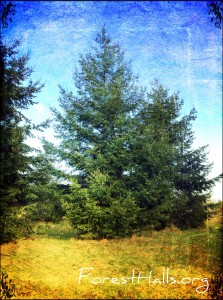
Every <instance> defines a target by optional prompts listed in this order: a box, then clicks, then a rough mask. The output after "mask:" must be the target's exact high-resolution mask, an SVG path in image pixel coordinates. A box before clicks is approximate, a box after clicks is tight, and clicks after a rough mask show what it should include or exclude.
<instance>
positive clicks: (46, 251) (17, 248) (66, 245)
mask: <svg viewBox="0 0 223 300" xmlns="http://www.w3.org/2000/svg"><path fill="white" fill-rule="evenodd" d="M220 245H221V234H220V230H219V218H218V219H217V221H215V222H212V223H211V226H210V227H209V228H208V230H207V228H202V229H196V230H186V231H179V230H176V229H175V228H169V229H165V230H163V231H159V232H155V231H152V232H149V231H148V232H143V233H141V234H137V235H135V236H133V237H131V238H126V239H117V240H116V239H114V240H106V239H105V240H100V241H93V240H77V239H75V230H74V229H72V227H71V226H69V225H68V224H67V223H66V222H62V223H60V224H45V223H38V224H36V227H35V233H34V234H33V236H32V237H31V238H29V239H23V240H18V241H17V242H16V243H7V244H4V245H2V269H3V271H6V272H7V273H8V275H9V277H10V278H12V279H13V282H14V283H15V284H16V288H17V298H19V299H25V298H26V299H27V298H28V299H36V298H38V299H41V298H42V299H58V298H61V299H62V298H66V299H69V298H70V299H75V298H78V299H80V298H82V299H89V298H91V299H93V298H94V299H96V298H97V299H98V298H106V299H118V298H119V299H120V298H127V299H131V298H133V299H140V298H141V299H142V298H143V299H145V298H147V299H148V298H154V299H167V298H171V299H192V298H193V299H194V298H196V299H206V298H207V293H197V291H196V288H198V287H199V286H201V285H205V283H204V282H203V283H202V282H201V279H204V278H206V277H207V278H210V277H211V275H212V274H215V273H216V272H218V268H219V263H220V258H221V253H220ZM82 268H92V269H84V270H83V275H88V274H91V275H89V276H83V277H82V278H80V272H81V271H80V269H82ZM167 268H168V269H167ZM133 270H134V274H135V276H136V278H135V279H134V280H133V282H131V280H130V279H129V280H127V282H126V283H123V282H124V280H126V278H129V277H131V276H132V273H133ZM167 270H168V272H169V278H170V277H171V276H172V277H174V278H175V279H177V281H179V283H172V284H171V283H170V281H171V279H169V282H168V283H166V282H165V284H163V283H162V278H163V272H164V271H165V274H164V276H167ZM151 271H152V273H151V274H152V277H150V279H151V280H150V284H149V282H148V278H147V279H140V280H139V282H138V277H137V276H138V274H139V272H141V276H145V277H149V274H150V272H151ZM122 277H124V279H121V278H122ZM186 277H190V279H193V278H200V281H199V280H195V281H194V282H193V284H192V282H190V283H188V284H183V283H182V282H181V279H182V278H186ZM95 278H96V279H95ZM103 278H110V279H105V280H104V283H102V282H101V281H103ZM112 278H117V279H112ZM165 278H166V277H165ZM79 279H80V283H78V280H79ZM154 279H157V281H156V282H155V283H153V280H154ZM158 279H159V280H160V282H158ZM185 280H189V279H184V281H183V282H184V283H185ZM99 282H101V283H99ZM117 282H119V283H117ZM172 282H173V281H172ZM95 283H98V284H95ZM206 285H207V284H206ZM204 290H205V287H203V291H204Z"/></svg>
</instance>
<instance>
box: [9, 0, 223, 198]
mask: <svg viewBox="0 0 223 300" xmlns="http://www.w3.org/2000/svg"><path fill="white" fill-rule="evenodd" d="M13 3H16V14H15V16H14V17H13V22H12V23H10V24H9V27H8V28H7V29H6V30H5V38H6V39H7V40H8V41H12V40H13V39H15V38H19V39H21V41H22V45H21V48H20V49H21V53H25V52H27V51H28V52H29V55H30V60H29V65H30V66H32V67H34V68H35V72H34V73H33V75H32V78H33V80H35V79H41V80H42V82H46V84H45V88H44V89H43V90H42V92H41V93H39V94H38V95H37V98H36V100H37V101H38V102H39V104H37V105H35V106H34V107H32V108H31V109H30V110H29V111H27V114H28V116H29V118H31V119H32V120H33V121H34V122H41V121H43V120H45V119H46V118H48V117H49V116H50V110H49V106H58V96H59V90H58V84H61V85H63V86H64V87H67V88H71V89H74V85H73V79H72V74H73V71H74V68H75V67H78V59H79V55H80V54H84V53H88V52H89V51H91V48H92V46H93V44H94V39H95V36H96V34H97V32H98V31H100V29H101V28H102V26H103V25H106V27H107V30H108V33H109V34H110V36H111V38H112V40H113V41H114V42H117V43H119V45H120V46H121V48H122V49H123V50H124V51H125V57H126V59H127V60H129V59H131V60H132V68H133V72H134V73H135V74H136V75H137V74H138V75H139V84H140V85H141V86H145V87H147V89H148V91H149V90H150V87H151V82H152V81H153V79H154V78H158V79H159V80H160V82H161V83H162V84H163V85H164V86H166V87H167V88H168V89H169V91H170V93H173V92H175V91H180V95H181V98H182V99H183V100H184V108H183V111H182V113H183V114H186V113H188V112H189V111H190V109H191V108H192V107H195V108H196V109H197V111H198V117H197V120H196V121H195V122H194V123H193V130H194V132H195V138H196V139H195V142H194V147H198V146H203V145H206V144H209V156H208V158H209V161H210V162H213V163H214V166H213V171H212V173H211V174H210V176H216V175H219V174H220V173H221V172H222V67H221V66H222V33H221V31H220V30H219V29H217V28H215V27H214V24H213V23H211V22H210V16H209V15H208V10H207V2H206V1H145V2H144V1H13ZM45 135H46V137H47V138H48V139H49V140H50V141H54V142H56V141H55V138H54V137H53V131H52V129H48V130H47V131H46V133H45ZM29 143H33V141H31V140H29ZM35 145H39V142H38V141H35ZM221 197H222V186H221V183H219V184H217V186H216V187H215V188H214V190H213V198H214V199H221Z"/></svg>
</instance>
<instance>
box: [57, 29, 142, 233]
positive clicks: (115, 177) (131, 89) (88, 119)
mask: <svg viewBox="0 0 223 300" xmlns="http://www.w3.org/2000/svg"><path fill="white" fill-rule="evenodd" d="M79 64H80V68H79V69H77V70H76V71H75V73H74V81H75V85H76V88H77V96H75V95H74V94H73V93H72V92H68V91H66V90H65V89H63V88H62V87H60V99H59V100H60V105H61V108H62V111H63V113H60V112H57V111H54V112H55V116H56V120H57V126H56V130H57V134H58V136H59V138H60V139H61V145H60V156H61V158H62V159H65V160H66V161H67V163H68V164H69V165H70V166H71V167H72V168H73V170H76V171H78V172H79V177H80V176H81V178H82V182H81V184H82V187H86V188H87V187H88V188H89V189H88V192H89V193H90V194H89V195H88V197H90V199H91V201H94V203H95V205H96V206H97V207H98V209H100V210H102V212H100V214H101V215H103V214H104V217H103V218H104V221H103V222H104V224H105V225H104V226H105V227H106V226H110V225H109V222H110V224H111V223H116V225H117V232H116V233H117V234H118V231H119V234H120V235H121V234H123V233H122V228H124V226H118V223H120V224H121V222H122V221H121V219H122V218H121V217H120V218H119V217H117V216H116V217H115V216H113V217H111V218H113V220H112V221H111V218H110V219H109V218H108V219H107V221H106V214H105V211H109V209H108V208H109V207H111V205H114V203H115V201H116V202H117V203H116V206H118V205H120V210H121V209H122V210H123V214H125V213H127V212H125V210H128V209H127V208H124V206H123V203H124V202H123V201H124V200H123V199H124V198H126V197H127V194H128V191H127V190H126V187H125V174H126V172H128V170H129V164H130V160H131V159H130V158H131V152H130V148H129V143H130V140H131V130H132V128H133V116H134V114H135V113H136V110H137V108H138V106H139V103H140V101H141V99H142V97H143V92H142V91H139V90H138V89H137V88H136V86H135V82H136V78H135V77H134V76H133V74H132V71H131V66H130V63H129V62H126V61H125V60H124V53H123V52H122V51H121V50H120V47H119V46H118V45H115V44H112V43H111V40H110V38H109V37H108V35H107V33H106V30H105V28H103V29H102V31H101V33H99V34H98V35H97V37H96V47H95V48H94V53H90V54H87V55H86V56H85V57H83V56H81V58H80V60H79ZM95 172H96V173H95ZM96 174H97V176H96ZM100 181H102V182H100ZM96 186H97V188H96ZM93 187H94V191H93ZM127 198H129V196H128V197H127ZM85 201H86V199H85ZM129 203H130V202H129ZM86 205H87V204H86V203H84V204H83V205H82V206H83V211H84V209H85V208H86ZM128 205H129V204H128ZM132 206H133V207H134V201H132ZM103 207H105V209H104V210H103ZM95 211H96V209H95ZM133 211H134V209H133ZM89 218H90V217H89ZM124 219H125V216H124V215H123V222H124ZM85 220H86V222H89V219H88V217H87V216H86V217H85ZM83 222H84V220H83V219H82V220H80V224H82V225H81V226H82V227H83ZM103 222H101V223H103ZM112 226H113V227H115V225H114V224H113V225H112ZM102 231H103V230H102ZM105 231H106V229H105V230H104V233H105ZM106 232H107V231H106ZM106 234H107V235H108V233H105V235H106ZM112 234H114V233H111V235H112ZM100 235H103V232H101V233H100Z"/></svg>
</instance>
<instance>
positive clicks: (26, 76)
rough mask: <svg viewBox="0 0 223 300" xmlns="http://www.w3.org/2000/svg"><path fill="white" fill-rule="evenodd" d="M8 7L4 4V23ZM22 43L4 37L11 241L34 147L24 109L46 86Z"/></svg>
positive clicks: (6, 220) (1, 90) (3, 128)
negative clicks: (22, 51) (36, 75)
mask: <svg viewBox="0 0 223 300" xmlns="http://www.w3.org/2000/svg"><path fill="white" fill-rule="evenodd" d="M7 7H8V5H7V6H6V7H5V8H6V10H7ZM10 7H11V6H10ZM10 7H8V8H10ZM6 10H4V7H3V10H2V12H1V13H2V17H1V19H2V22H3V19H4V18H5V17H4V15H3V14H4V13H5V12H6ZM8 13H10V11H9V12H8ZM6 16H7V14H6ZM4 20H5V19H4ZM3 24H4V22H3ZM1 35H2V32H1ZM19 45H20V42H19V41H15V42H14V43H13V44H12V45H8V44H6V43H5V42H4V41H3V36H1V41H0V56H1V57H0V61H1V86H0V94H1V120H0V136H1V150H0V168H1V169H0V193H1V204H0V205H1V207H0V208H1V209H0V211H1V215H0V217H1V241H7V240H10V239H11V238H12V237H14V236H15V235H16V234H15V232H13V230H14V229H16V225H15V223H16V218H15V217H14V216H15V215H16V213H15V212H16V207H17V206H19V204H20V202H21V198H20V196H21V190H22V187H23V186H24V174H26V172H27V171H28V170H29V165H30V162H31V158H30V156H29V153H30V151H31V148H30V147H29V146H27V144H26V143H25V139H26V138H27V136H28V135H30V134H31V129H32V125H31V123H30V121H29V120H28V119H27V118H26V117H25V116H24V115H23V113H22V110H23V109H27V108H28V107H29V106H30V105H32V104H34V103H35V102H34V100H33V98H34V97H35V94H36V93H38V92H39V91H40V90H41V88H42V87H43V85H42V84H40V82H39V81H37V82H33V81H32V80H31V79H30V76H31V74H32V71H33V70H32V68H29V67H28V66H27V63H28V56H27V55H19V50H18V47H19ZM12 219H13V220H12ZM12 225H13V226H14V229H13V230H12V229H10V226H12Z"/></svg>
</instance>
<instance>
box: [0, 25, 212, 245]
mask: <svg viewBox="0 0 223 300" xmlns="http://www.w3.org/2000/svg"><path fill="white" fill-rule="evenodd" d="M3 27H4V26H3ZM19 44H20V42H18V41H15V42H14V44H13V45H8V44H5V43H4V42H3V41H1V70H2V72H1V73H2V84H1V96H2V99H3V101H2V103H1V105H2V109H1V142H2V146H1V196H2V201H1V242H6V241H10V240H12V239H14V238H16V237H19V236H24V235H28V234H29V233H30V232H31V231H32V228H31V224H32V222H35V221H47V222H48V221H50V222H58V221H60V220H61V219H62V218H65V219H67V220H69V222H70V223H71V224H72V225H73V226H74V228H75V229H76V232H77V236H78V237H82V238H94V239H102V238H116V237H126V236H131V235H132V234H133V232H135V231H138V230H143V229H148V228H149V229H156V230H159V229H163V228H165V227H166V226H170V225H174V226H176V227H178V228H180V229H186V228H196V227H199V226H202V225H203V224H204V222H205V220H206V218H207V212H208V210H209V208H210V205H207V200H208V199H209V197H210V192H211V188H212V187H213V185H214V184H215V182H216V180H217V178H213V179H208V174H209V172H210V170H211V164H210V163H209V162H208V161H207V152H206V150H207V146H203V147H199V148H197V149H194V148H193V141H194V132H193V130H192V123H193V121H194V120H195V119H196V114H197V112H196V110H195V109H194V108H192V109H191V111H190V112H189V114H187V115H182V113H181V110H182V107H183V105H184V102H183V100H182V99H181V97H180V93H179V92H176V93H173V94H172V95H170V93H169V91H168V89H167V88H166V87H164V86H163V85H162V84H161V83H160V82H159V81H158V80H157V79H155V80H154V82H153V83H152V87H151V90H150V91H149V92H148V91H147V89H146V88H141V87H140V86H139V81H138V78H137V76H135V75H134V73H133V71H132V66H131V62H129V61H127V60H126V59H125V54H124V51H122V49H121V48H120V46H119V45H118V44H114V43H113V42H112V40H111V38H110V36H109V34H108V32H107V30H106V27H103V28H102V29H101V30H100V32H99V33H98V34H97V35H96V39H95V44H94V47H93V48H92V51H91V52H90V53H87V54H85V55H84V54H82V55H81V56H80V59H79V65H78V66H77V68H76V69H75V70H74V73H73V79H74V84H75V89H76V92H75V93H74V92H73V91H70V90H67V89H66V88H64V87H63V86H60V87H59V91H60V97H59V104H60V110H58V109H55V108H52V112H53V115H54V119H53V120H51V125H52V126H53V127H54V130H55V132H56V136H57V138H58V139H59V141H60V143H59V145H58V146H55V145H53V144H52V143H50V142H48V141H47V140H46V139H43V140H42V145H43V151H40V150H35V149H32V148H31V147H29V146H27V144H26V142H25V141H26V138H27V137H28V136H31V135H32V131H33V130H43V129H44V128H46V127H47V126H49V122H45V123H43V124H40V125H38V126H34V125H32V122H31V120H28V119H27V118H26V117H25V116H24V115H23V113H22V111H23V110H24V109H27V108H28V107H29V106H30V105H33V104H35V101H34V98H35V95H36V93H38V92H40V90H41V89H42V88H43V87H44V85H43V84H41V83H40V81H36V82H33V81H32V80H31V75H32V72H33V69H32V68H29V67H28V66H27V63H28V59H29V57H28V55H23V56H22V55H19V50H18V49H19ZM33 151H35V152H36V153H35V155H33ZM55 162H58V163H61V162H63V163H66V165H67V166H68V167H69V168H68V169H67V170H69V171H67V172H63V171H61V170H60V169H59V168H57V167H56V166H57V164H55ZM61 182H63V184H61ZM64 182H68V183H69V184H64ZM28 221H29V222H30V223H29V222H28ZM27 224H28V225H27ZM29 224H30V226H29Z"/></svg>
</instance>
